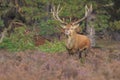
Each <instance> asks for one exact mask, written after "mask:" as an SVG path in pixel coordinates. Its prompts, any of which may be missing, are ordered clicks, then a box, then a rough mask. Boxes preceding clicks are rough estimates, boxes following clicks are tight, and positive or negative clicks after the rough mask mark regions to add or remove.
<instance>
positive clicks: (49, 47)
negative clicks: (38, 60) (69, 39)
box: [38, 41, 65, 53]
mask: <svg viewBox="0 0 120 80" xmlns="http://www.w3.org/2000/svg"><path fill="white" fill-rule="evenodd" d="M38 49H39V50H40V51H43V52H49V53H56V52H63V51H65V47H64V42H62V41H55V42H46V44H44V45H42V46H39V47H38Z"/></svg>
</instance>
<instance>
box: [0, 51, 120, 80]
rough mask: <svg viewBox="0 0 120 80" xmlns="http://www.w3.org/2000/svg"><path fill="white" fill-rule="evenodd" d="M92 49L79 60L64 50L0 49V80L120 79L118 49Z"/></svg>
mask: <svg viewBox="0 0 120 80" xmlns="http://www.w3.org/2000/svg"><path fill="white" fill-rule="evenodd" d="M92 51H94V53H95V55H94V56H93V54H92V53H89V55H88V56H87V57H86V59H85V61H84V63H81V62H80V60H79V59H78V57H76V56H75V55H73V56H69V55H68V54H67V53H66V52H64V53H57V54H46V53H42V52H40V51H25V52H17V53H9V52H7V51H4V50H0V80H120V76H119V75H120V50H119V49H117V50H116V52H114V51H113V52H111V51H110V50H109V49H107V50H102V49H92Z"/></svg>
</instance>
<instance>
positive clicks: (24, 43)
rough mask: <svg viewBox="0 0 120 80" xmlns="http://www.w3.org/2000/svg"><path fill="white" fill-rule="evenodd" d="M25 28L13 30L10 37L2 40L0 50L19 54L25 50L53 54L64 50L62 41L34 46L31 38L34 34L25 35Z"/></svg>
mask: <svg viewBox="0 0 120 80" xmlns="http://www.w3.org/2000/svg"><path fill="white" fill-rule="evenodd" d="M25 31H26V28H25V27H19V28H16V29H15V30H14V32H13V33H11V34H10V36H7V37H5V38H4V40H3V42H2V43H1V44H0V49H6V50H8V51H12V52H19V51H25V50H40V51H43V52H48V53H54V52H62V51H64V50H65V47H64V46H63V44H64V42H63V41H57V40H55V41H54V42H47V41H46V43H45V44H44V45H40V46H38V47H37V46H35V44H34V40H33V36H34V32H29V33H28V34H27V33H25Z"/></svg>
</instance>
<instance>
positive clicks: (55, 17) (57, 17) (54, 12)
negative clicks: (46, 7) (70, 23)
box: [51, 4, 67, 24]
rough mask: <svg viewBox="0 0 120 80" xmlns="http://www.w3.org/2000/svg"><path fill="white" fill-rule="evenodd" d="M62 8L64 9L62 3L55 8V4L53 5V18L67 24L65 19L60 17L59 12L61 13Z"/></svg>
mask: <svg viewBox="0 0 120 80" xmlns="http://www.w3.org/2000/svg"><path fill="white" fill-rule="evenodd" d="M61 10H62V8H60V4H59V5H58V6H57V8H55V6H53V7H52V9H51V12H52V15H53V18H54V19H55V20H57V21H60V22H61V23H63V24H67V23H66V22H65V21H63V20H61V19H60V17H59V16H58V14H59V13H60V11H61Z"/></svg>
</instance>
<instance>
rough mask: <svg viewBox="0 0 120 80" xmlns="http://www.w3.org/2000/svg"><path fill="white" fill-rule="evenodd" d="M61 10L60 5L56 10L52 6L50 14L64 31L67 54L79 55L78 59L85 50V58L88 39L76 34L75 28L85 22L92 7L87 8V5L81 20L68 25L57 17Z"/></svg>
mask: <svg viewBox="0 0 120 80" xmlns="http://www.w3.org/2000/svg"><path fill="white" fill-rule="evenodd" d="M61 10H62V8H61V9H60V5H58V7H57V9H56V8H55V6H53V8H52V9H51V12H52V15H53V18H54V19H55V20H57V21H59V22H60V23H61V24H62V25H61V27H62V28H63V29H64V34H65V35H66V36H67V40H66V49H67V50H68V52H69V54H73V53H79V58H81V57H82V51H84V50H85V56H86V55H87V53H88V50H89V48H90V39H89V38H88V37H87V36H85V35H81V34H78V33H77V31H76V28H78V27H79V22H81V21H83V20H85V19H86V18H87V17H88V16H89V15H90V14H91V12H92V5H90V7H89V8H88V6H87V5H86V6H85V16H84V17H83V18H81V19H79V20H77V21H74V22H70V23H67V22H65V21H64V19H63V20H62V19H61V18H60V17H59V16H58V14H59V12H60V11H61ZM63 24H64V25H63Z"/></svg>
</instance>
